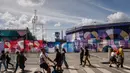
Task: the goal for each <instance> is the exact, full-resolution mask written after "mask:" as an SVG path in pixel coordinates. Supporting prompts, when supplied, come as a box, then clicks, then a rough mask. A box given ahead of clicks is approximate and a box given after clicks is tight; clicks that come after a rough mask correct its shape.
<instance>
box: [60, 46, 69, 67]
mask: <svg viewBox="0 0 130 73" xmlns="http://www.w3.org/2000/svg"><path fill="white" fill-rule="evenodd" d="M65 53H66V50H65V49H64V48H63V49H62V57H63V60H62V64H63V63H64V64H65V66H66V68H67V69H68V68H69V65H68V63H67V61H66V56H65Z"/></svg>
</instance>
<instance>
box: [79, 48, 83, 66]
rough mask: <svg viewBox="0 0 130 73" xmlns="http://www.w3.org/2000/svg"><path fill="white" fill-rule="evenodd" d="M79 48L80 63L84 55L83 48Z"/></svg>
mask: <svg viewBox="0 0 130 73" xmlns="http://www.w3.org/2000/svg"><path fill="white" fill-rule="evenodd" d="M80 50H81V52H80V65H82V62H83V57H84V49H83V48H82V47H81V48H80Z"/></svg>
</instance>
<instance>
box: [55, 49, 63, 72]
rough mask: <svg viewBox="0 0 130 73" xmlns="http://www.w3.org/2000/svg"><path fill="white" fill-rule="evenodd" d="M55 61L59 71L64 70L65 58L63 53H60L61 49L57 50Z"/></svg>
mask: <svg viewBox="0 0 130 73" xmlns="http://www.w3.org/2000/svg"><path fill="white" fill-rule="evenodd" d="M54 61H55V62H56V68H57V70H62V61H63V57H62V55H61V53H60V52H59V49H56V58H55V59H54Z"/></svg>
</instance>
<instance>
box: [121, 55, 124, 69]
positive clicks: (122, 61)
mask: <svg viewBox="0 0 130 73" xmlns="http://www.w3.org/2000/svg"><path fill="white" fill-rule="evenodd" d="M123 63H124V57H121V67H123Z"/></svg>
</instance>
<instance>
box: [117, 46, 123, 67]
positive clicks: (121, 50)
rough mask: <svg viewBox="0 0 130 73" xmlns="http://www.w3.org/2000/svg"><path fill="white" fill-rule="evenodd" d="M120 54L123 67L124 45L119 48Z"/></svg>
mask: <svg viewBox="0 0 130 73" xmlns="http://www.w3.org/2000/svg"><path fill="white" fill-rule="evenodd" d="M118 55H119V56H120V57H121V67H122V68H123V63H124V51H123V46H120V48H119V49H118Z"/></svg>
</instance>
